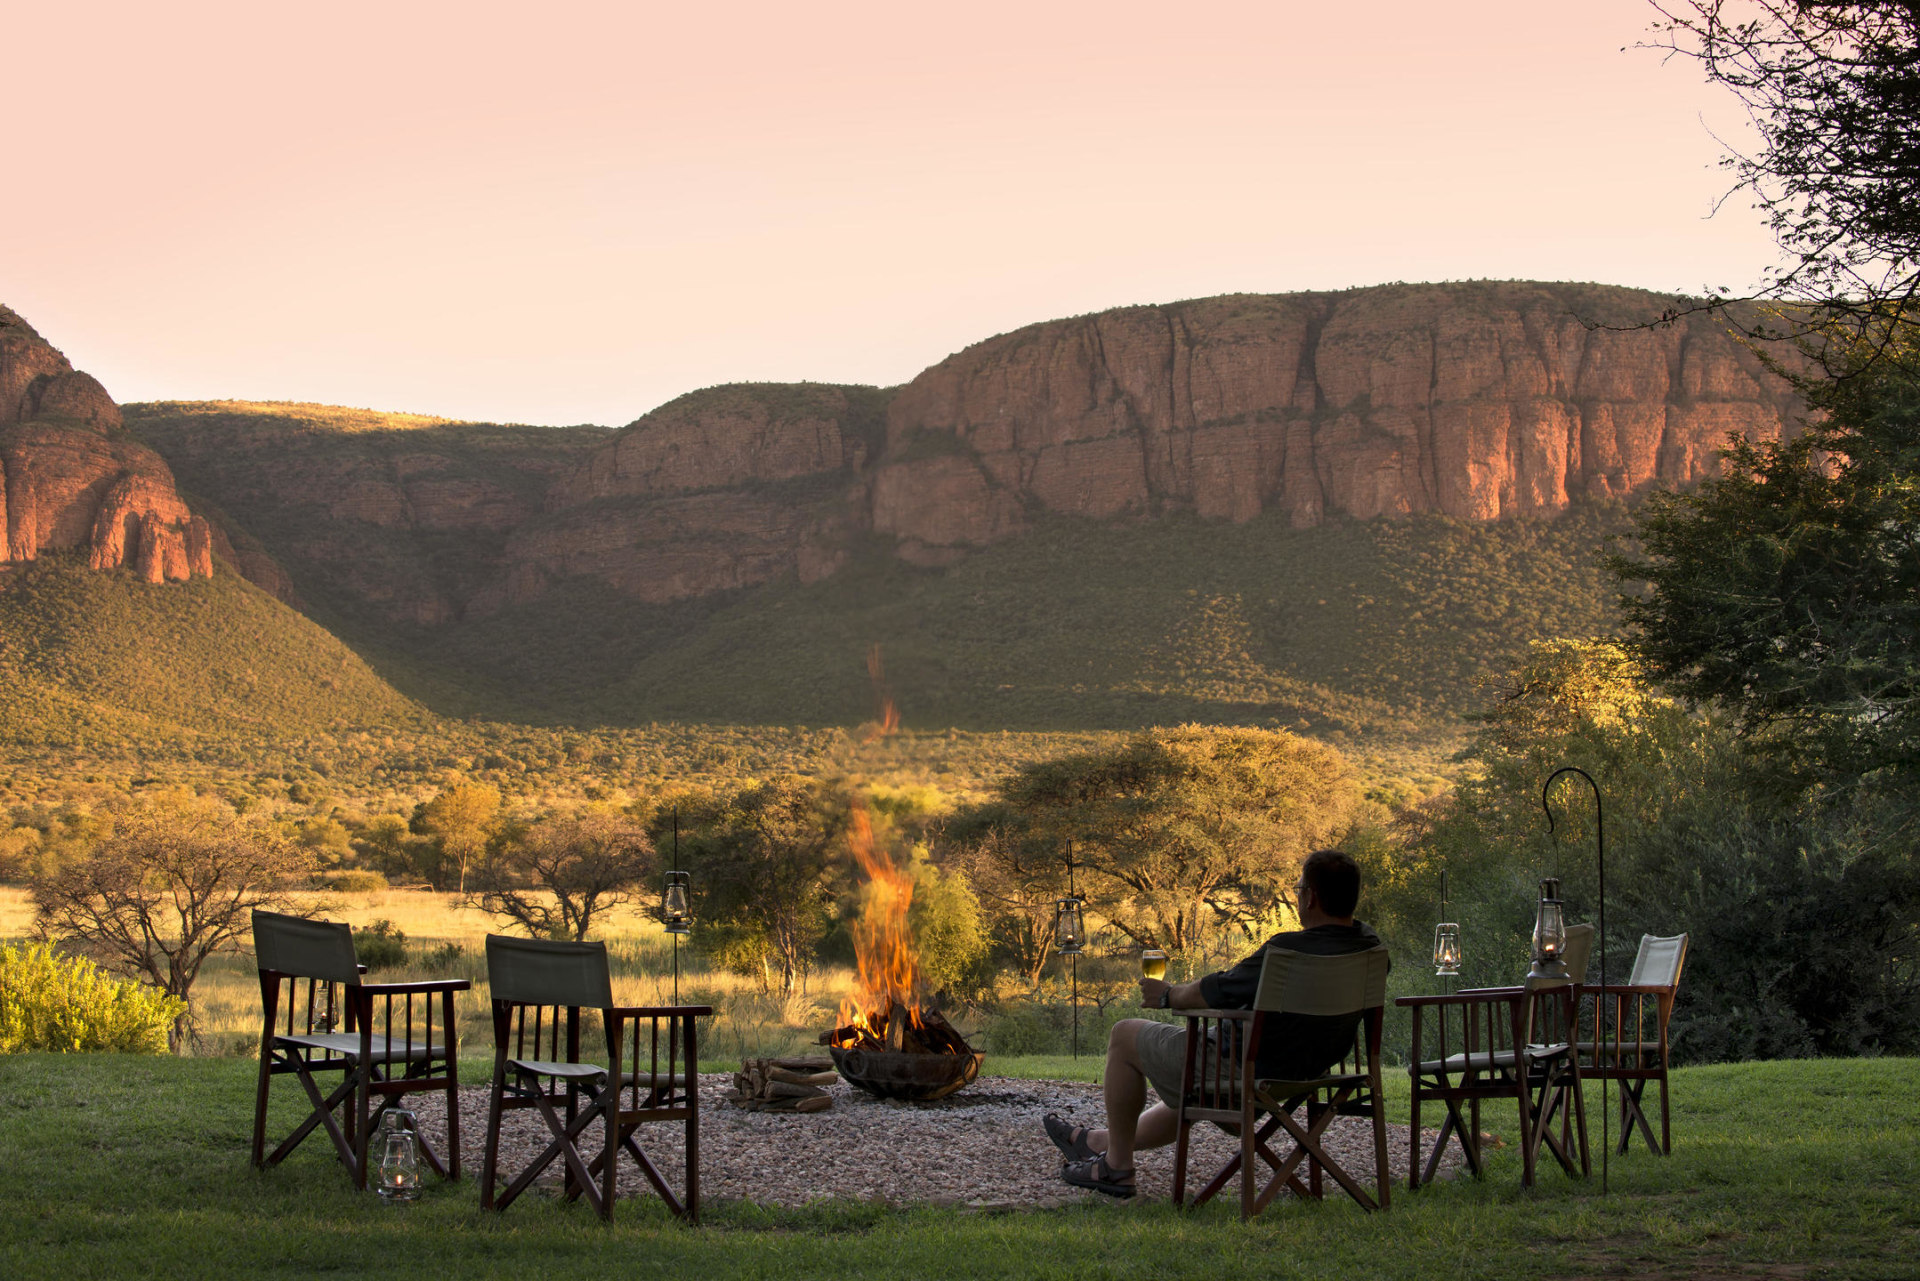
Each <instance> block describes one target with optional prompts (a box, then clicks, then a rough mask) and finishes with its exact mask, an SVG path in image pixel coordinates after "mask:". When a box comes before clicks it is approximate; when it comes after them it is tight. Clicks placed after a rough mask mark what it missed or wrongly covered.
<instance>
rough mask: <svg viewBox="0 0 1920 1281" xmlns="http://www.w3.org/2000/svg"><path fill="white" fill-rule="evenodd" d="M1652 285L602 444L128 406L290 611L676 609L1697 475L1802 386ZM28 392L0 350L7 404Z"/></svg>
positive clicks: (1134, 335)
mask: <svg viewBox="0 0 1920 1281" xmlns="http://www.w3.org/2000/svg"><path fill="white" fill-rule="evenodd" d="M1666 301H1667V300H1666V299H1664V298H1661V297H1659V296H1656V295H1653V294H1647V293H1640V292H1636V291H1631V290H1621V289H1611V288H1606V287H1603V286H1590V285H1549V284H1529V283H1524V282H1518V283H1477V284H1459V285H1423V286H1398V285H1397V286H1387V287H1381V288H1375V289H1359V290H1352V291H1349V292H1346V293H1339V294H1294V295H1279V296H1235V297H1226V298H1213V299H1204V300H1200V301H1195V302H1187V303H1178V304H1172V305H1168V306H1160V307H1135V308H1127V309H1124V310H1120V311H1112V312H1105V313H1101V314H1099V315H1094V316H1087V317H1081V318H1078V319H1073V320H1063V321H1053V322H1049V323H1046V324H1041V325H1034V326H1030V327H1028V328H1026V329H1022V330H1019V331H1017V332H1015V333H1011V334H1005V335H1001V336H1000V337H997V338H992V339H989V340H987V341H986V342H983V343H979V344H977V345H975V346H973V347H970V348H968V349H967V350H965V351H962V352H959V353H958V354H956V355H954V356H951V357H949V358H948V359H946V360H944V361H942V362H940V363H939V364H938V365H935V366H934V367H932V368H931V369H928V370H926V371H925V372H923V373H922V374H921V375H920V376H919V377H917V378H915V379H914V380H913V381H912V382H911V383H908V384H907V385H906V386H904V387H901V388H897V389H894V390H892V391H882V390H879V389H876V388H858V387H836V386H826V385H815V384H800V385H741V386H732V387H717V388H710V389H707V390H705V391H700V392H695V393H692V394H690V395H688V396H684V397H682V398H680V399H679V400H676V401H673V402H671V403H669V404H667V405H664V406H662V407H660V408H659V409H657V410H654V411H653V412H651V413H649V414H647V415H645V416H644V417H642V418H640V419H639V420H637V421H636V422H634V423H632V424H630V425H628V426H627V427H625V428H622V429H621V430H619V431H618V432H608V431H605V430H603V429H598V428H571V429H561V430H555V429H539V428H511V427H494V426H486V425H481V424H452V423H442V422H439V421H437V420H408V421H405V422H402V421H400V419H399V417H398V416H393V415H377V414H372V413H369V412H364V411H351V410H336V409H328V408H326V407H322V406H275V405H218V404H214V405H152V406H132V407H129V409H128V411H127V412H128V421H129V423H130V425H131V426H132V427H133V428H134V429H135V430H137V431H138V432H140V433H141V435H142V437H143V438H144V439H146V440H147V441H149V442H150V443H152V444H153V445H154V446H155V447H156V448H157V449H159V450H160V451H161V452H162V453H163V454H165V456H166V457H167V459H168V461H169V462H170V463H171V464H172V466H173V469H174V470H175V472H177V473H178V474H179V475H180V476H181V478H182V480H183V482H184V483H186V484H187V485H189V486H190V487H191V488H192V490H193V491H194V492H196V493H203V494H206V495H208V496H209V497H210V498H211V499H213V500H214V501H217V502H219V503H220V504H221V505H222V506H223V507H224V508H225V509H226V510H227V511H228V512H229V513H230V514H231V516H232V517H233V519H234V520H235V521H236V522H237V524H236V525H235V529H236V530H238V529H244V530H246V531H248V532H249V533H250V534H251V535H252V536H253V537H255V538H257V539H258V540H259V544H260V545H261V547H260V550H258V551H252V550H247V549H248V548H252V547H253V546H254V544H252V543H250V542H247V540H244V539H241V538H237V537H236V538H235V539H234V540H232V542H231V543H229V542H228V541H227V540H226V539H224V538H222V537H220V536H219V534H218V531H214V539H213V543H212V547H213V553H212V554H213V555H214V556H215V557H216V558H219V559H225V560H229V561H232V562H233V563H238V564H240V565H241V568H242V572H245V573H246V574H247V575H248V577H250V578H252V579H253V580H254V581H255V582H258V583H261V584H262V585H263V586H267V584H268V583H269V582H273V583H275V584H276V586H272V587H269V588H268V589H269V590H277V591H279V592H281V593H282V595H283V599H291V597H292V582H291V579H290V578H289V576H288V574H287V572H286V571H283V570H281V569H280V565H279V564H276V563H274V562H275V561H276V560H277V561H278V562H280V563H284V564H285V565H287V566H289V567H290V568H291V570H292V571H293V573H294V574H295V575H297V576H298V581H299V585H300V590H301V592H302V593H303V594H309V593H310V594H313V595H316V596H319V597H324V598H325V599H326V600H327V601H328V602H329V603H330V604H332V605H334V606H336V607H339V608H343V609H346V610H348V611H350V612H351V611H359V612H361V613H363V614H364V615H366V616H369V617H371V618H374V619H379V620H383V621H388V622H394V621H397V622H404V623H408V624H418V625H437V624H442V623H447V622H450V621H453V620H456V619H460V618H463V617H471V616H474V615H479V614H485V613H489V612H492V611H496V610H500V609H505V608H513V607H519V606H527V605H530V604H532V603H534V602H537V601H538V600H539V599H540V598H541V597H542V596H543V595H545V594H546V593H548V592H550V591H552V590H554V589H555V587H556V586H557V585H559V584H561V583H563V582H566V581H568V580H582V579H584V580H587V581H589V582H591V583H595V584H599V585H601V586H604V587H605V588H606V589H607V590H609V591H613V592H617V593H620V594H622V595H626V596H630V597H634V598H638V599H641V600H646V601H659V602H664V601H672V600H677V599H682V598H687V597H697V596H701V595H706V594H709V593H713V592H718V591H726V590H732V589H738V588H744V587H750V586H753V585H755V584H758V583H763V582H768V581H771V580H775V579H780V578H791V579H798V580H801V581H811V580H813V579H817V578H820V577H824V576H826V575H828V574H831V573H833V572H834V571H835V570H836V569H837V568H838V567H839V566H840V565H842V564H844V563H845V561H846V560H847V558H848V557H849V556H851V555H852V554H853V552H854V549H855V548H857V547H860V546H862V545H863V543H866V544H868V545H878V546H888V547H891V548H892V550H893V552H894V553H895V554H897V555H898V556H900V557H902V558H903V559H906V560H908V561H911V562H913V563H916V564H921V565H944V564H951V563H953V562H954V561H955V560H957V559H959V558H961V557H964V556H966V555H968V554H969V553H970V552H971V551H972V550H973V549H976V548H980V547H984V546H986V545H988V544H991V543H994V542H996V541H998V540H1000V539H1003V538H1007V537H1011V536H1015V535H1017V534H1019V533H1020V532H1022V531H1023V530H1025V529H1026V528H1028V527H1029V525H1030V524H1031V523H1032V521H1033V520H1034V518H1035V516H1036V515H1037V514H1051V513H1058V514H1062V515H1068V516H1076V517H1081V518H1086V519H1092V520H1102V521H1116V520H1140V519H1150V518H1153V517H1156V516H1160V515H1164V514H1169V513H1190V514H1192V515H1195V516H1198V517H1201V518H1205V519H1214V520H1229V521H1246V520H1251V519H1253V518H1255V517H1257V516H1260V515H1262V514H1263V513H1277V514H1278V516H1279V518H1281V519H1284V520H1286V521H1288V522H1289V523H1291V524H1294V525H1298V526H1309V525H1314V524H1318V523H1320V522H1323V521H1328V520H1336V519H1348V518H1355V519H1369V518H1374V517H1394V516H1406V515H1414V514H1417V513H1429V512H1430V513H1440V514H1444V515H1447V516H1451V517H1454V518H1458V519H1462V520H1474V521H1485V520H1500V519H1507V518H1511V517H1522V516H1550V515H1552V514H1553V513H1555V512H1559V511H1561V510H1564V509H1565V508H1566V507H1568V506H1569V505H1570V504H1572V503H1575V502H1578V501H1581V500H1582V499H1584V498H1588V497H1631V496H1634V495H1637V494H1640V493H1642V492H1644V491H1646V490H1647V489H1648V488H1649V487H1650V486H1653V485H1656V484H1684V483H1686V482H1689V481H1693V480H1697V479H1699V478H1701V477H1703V476H1706V475H1709V474H1711V473H1712V472H1713V470H1714V469H1715V467H1716V466H1717V457H1716V451H1717V449H1718V448H1719V447H1720V446H1721V445H1722V443H1723V442H1724V441H1725V439H1726V437H1727V435H1728V434H1729V433H1732V432H1738V433H1740V434H1743V435H1746V436H1750V437H1758V438H1774V437H1778V436H1781V435H1783V434H1785V433H1787V432H1790V431H1792V430H1793V429H1794V425H1795V423H1796V422H1797V416H1798V414H1799V413H1800V406H1799V405H1798V404H1797V402H1796V401H1795V399H1794V397H1793V396H1792V394H1791V392H1790V391H1789V389H1788V388H1787V386H1786V385H1785V384H1784V382H1783V381H1782V380H1780V379H1778V378H1777V377H1776V376H1774V375H1772V374H1770V373H1768V372H1767V371H1766V369H1765V368H1764V367H1763V366H1762V365H1761V363H1760V361H1759V360H1758V359H1757V358H1756V357H1754V355H1753V354H1752V353H1750V352H1748V351H1747V350H1746V349H1744V348H1743V347H1741V346H1740V344H1739V343H1737V342H1736V341H1735V340H1734V339H1733V338H1731V337H1730V336H1729V335H1728V334H1727V333H1725V332H1724V330H1723V329H1722V328H1721V326H1720V325H1719V324H1718V323H1717V322H1714V321H1712V320H1710V319H1707V318H1694V319H1692V320H1689V321H1683V322H1681V323H1680V324H1679V325H1677V326H1675V327H1672V328H1668V329H1663V330H1657V331H1656V330H1646V329H1638V328H1632V326H1633V325H1635V324H1637V323H1639V322H1642V321H1645V320H1647V319H1649V318H1651V317H1654V316H1657V315H1658V314H1659V313H1660V311H1661V309H1662V307H1663V306H1664V305H1665V304H1666ZM1583 321H1591V322H1597V324H1598V326H1599V327H1589V325H1588V324H1585V323H1583ZM1608 325H1618V326H1623V328H1619V329H1610V328H1607V327H1606V326H1608ZM6 332H9V331H0V335H4V334H5V333H6ZM5 341H10V340H8V339H5V338H4V337H3V336H0V343H3V342H5ZM23 350H24V349H23ZM20 359H22V360H25V359H27V357H26V356H22V357H21V358H20ZM33 359H39V358H38V357H33ZM34 368H35V369H38V370H39V371H40V372H38V373H35V374H34V375H33V377H34V378H38V377H40V376H41V375H42V374H48V376H49V377H52V376H54V375H58V374H59V373H61V372H63V370H60V369H52V368H51V367H50V366H49V367H48V368H46V369H42V368H41V367H40V366H39V365H35V366H34ZM49 370H51V372H50V373H49ZM8 380H11V381H8ZM31 382H32V378H28V379H26V381H22V380H21V377H20V376H18V375H16V374H13V373H9V372H7V370H6V369H5V368H0V400H4V399H5V398H6V397H7V396H9V395H13V394H14V393H13V392H10V391H9V390H8V389H9V388H13V387H16V386H17V388H18V389H19V393H18V394H19V395H25V394H26V388H27V387H28V385H29V383H31ZM46 385H47V386H51V383H48V384H46ZM76 395H77V394H76ZM16 399H17V397H16ZM36 403H39V402H36ZM75 403H77V401H76V402H75ZM96 439H98V437H96ZM4 461H6V460H4V459H0V462H4ZM14 492H15V486H14V485H13V482H12V480H11V479H9V481H8V485H7V490H6V497H7V501H8V503H9V504H11V503H13V502H14ZM24 492H25V493H26V494H27V495H28V498H27V501H32V498H31V495H33V494H35V493H38V492H39V490H38V486H37V484H33V485H28V486H27V487H26V490H25V491H24ZM9 517H10V519H9V529H10V530H11V529H12V528H13V526H14V524H16V523H17V522H14V521H13V520H12V519H11V508H9ZM109 523H111V522H109ZM177 523H178V522H177V521H176V524H177ZM27 524H28V525H29V526H32V527H34V528H40V527H44V526H46V524H47V521H46V519H45V518H44V517H43V516H37V517H35V519H34V520H32V521H29V522H27ZM121 527H122V528H128V529H130V528H132V527H131V526H127V525H125V524H124V522H123V524H122V526H121ZM186 537H187V535H186V534H185V533H183V539H185V538H186ZM101 539H102V544H101V545H102V547H103V549H105V550H103V551H102V553H101V554H102V555H103V556H105V557H108V558H110V556H111V551H110V547H111V545H112V541H113V540H112V531H111V530H108V531H107V532H106V533H104V534H102V535H101ZM183 546H184V547H185V549H186V556H187V561H188V563H189V565H190V566H192V565H197V564H199V563H200V562H199V560H197V559H196V555H197V553H196V552H195V550H194V548H195V546H196V544H193V543H191V542H190V541H188V542H183ZM223 547H224V548H225V549H226V550H223ZM235 547H241V548H242V550H239V551H234V548H235ZM164 550H165V549H164V547H162V548H161V552H162V553H164ZM269 553H271V554H270V555H269ZM127 554H129V555H132V554H134V553H133V551H132V550H129V552H128V553H127ZM236 557H237V558H238V559H237V560H235V558H236ZM249 557H253V558H254V560H255V561H258V562H263V563H255V564H251V566H250V563H249V560H248V558H249ZM157 563H158V564H159V565H160V572H161V573H162V574H163V576H164V574H165V572H166V561H165V556H164V554H162V555H161V559H160V561H159V562H157ZM276 575H277V577H276Z"/></svg>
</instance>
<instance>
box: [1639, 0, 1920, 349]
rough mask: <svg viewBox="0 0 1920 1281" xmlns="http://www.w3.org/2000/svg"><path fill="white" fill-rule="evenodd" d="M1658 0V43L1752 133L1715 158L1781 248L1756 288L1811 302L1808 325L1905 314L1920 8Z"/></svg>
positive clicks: (1919, 255)
mask: <svg viewBox="0 0 1920 1281" xmlns="http://www.w3.org/2000/svg"><path fill="white" fill-rule="evenodd" d="M1654 7H1655V9H1657V10H1658V11H1659V12H1660V14H1661V20H1660V21H1659V22H1658V23H1657V24H1656V28H1655V29H1656V31H1657V32H1658V37H1657V45H1658V47H1660V48H1664V49H1667V50H1670V51H1672V52H1673V53H1675V54H1678V55H1681V56H1684V57H1689V58H1693V59H1696V60H1698V62H1699V63H1700V66H1701V68H1702V70H1704V71H1705V73H1706V75H1707V78H1708V80H1710V81H1712V82H1715V83H1718V84H1721V85H1724V86H1725V87H1726V88H1728V89H1730V90H1732V91H1733V93H1734V94H1735V95H1736V96H1737V97H1738V98H1739V99H1740V101H1741V103H1742V104H1743V105H1744V106H1745V108H1746V110H1747V114H1748V116H1749V118H1750V119H1751V121H1752V124H1753V127H1754V130H1755V131H1756V133H1757V134H1758V136H1759V146H1758V148H1757V149H1756V150H1754V151H1752V152H1751V153H1750V154H1749V153H1741V152H1732V153H1730V154H1728V155H1727V156H1726V157H1725V158H1724V159H1723V161H1722V162H1721V163H1722V165H1723V167H1725V168H1726V169H1727V170H1728V172H1730V173H1731V174H1732V175H1733V176H1734V179H1735V181H1736V183H1737V184H1738V186H1737V187H1736V190H1738V189H1745V190H1746V191H1747V192H1749V193H1750V194H1751V195H1752V197H1753V199H1754V203H1755V206H1756V207H1757V208H1758V209H1760V210H1761V211H1762V212H1763V213H1764V214H1765V215H1766V217H1767V220H1768V222H1769V224H1770V225H1771V227H1772V229H1773V232H1774V235H1775V238H1776V240H1777V241H1778V243H1779V245H1780V248H1781V250H1782V253H1783V255H1784V259H1785V261H1784V262H1783V263H1782V264H1781V265H1780V266H1779V267H1778V268H1776V269H1775V270H1774V271H1773V272H1772V273H1771V274H1770V277H1769V278H1768V279H1767V280H1766V281H1765V282H1764V284H1763V285H1762V289H1761V292H1762V293H1763V294H1764V295H1765V296H1768V297H1772V298H1779V299H1793V300H1799V301H1802V302H1807V303H1812V304H1815V305H1816V308H1815V310H1814V311H1812V312H1810V313H1808V315H1809V316H1811V317H1814V319H1813V320H1812V321H1811V323H1812V324H1814V325H1815V326H1818V325H1821V324H1827V323H1831V322H1832V321H1833V320H1834V319H1835V318H1841V319H1843V320H1851V321H1852V322H1853V324H1852V325H1851V326H1850V328H1852V330H1853V332H1854V333H1856V334H1859V333H1862V332H1867V333H1875V332H1884V322H1885V321H1886V319H1887V318H1888V317H1889V316H1893V317H1902V316H1905V315H1906V313H1908V312H1910V311H1911V308H1912V304H1913V302H1914V297H1915V292H1916V290H1920V127H1916V126H1920V6H1915V5H1913V4H1911V3H1888V2H1887V0H1880V2H1878V3H1834V2H1831V0H1820V2H1818V3H1815V2H1812V0H1686V2H1684V3H1681V2H1677V0H1656V3H1655V5H1654ZM1796 328H1797V325H1794V324H1789V325H1787V326H1786V327H1785V331H1786V332H1792V331H1793V330H1794V329H1796ZM1776 332H1779V331H1778V330H1776Z"/></svg>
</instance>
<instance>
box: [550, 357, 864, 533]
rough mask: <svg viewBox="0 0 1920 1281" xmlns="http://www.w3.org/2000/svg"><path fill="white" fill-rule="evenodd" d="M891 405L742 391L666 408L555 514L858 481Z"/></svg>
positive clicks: (804, 388)
mask: <svg viewBox="0 0 1920 1281" xmlns="http://www.w3.org/2000/svg"><path fill="white" fill-rule="evenodd" d="M883 413H884V400H883V398H882V397H881V396H880V395H878V394H877V393H875V392H874V390H873V389H872V388H867V387H834V386H829V385H826V384H813V383H803V384H800V385H799V386H790V385H785V384H764V383H763V384H742V385H739V386H732V387H713V388H709V389H707V390H705V391H698V392H694V393H692V394H691V395H687V396H682V397H681V398H680V399H678V400H675V401H671V402H669V403H668V404H665V405H662V406H661V407H660V408H659V409H656V410H654V411H653V412H652V413H650V414H648V415H646V416H645V417H644V418H641V419H640V420H639V421H637V422H635V423H633V424H631V425H629V426H628V427H626V428H625V429H624V430H622V431H621V432H620V433H619V434H618V435H617V436H615V437H614V438H613V440H611V441H609V442H608V443H607V444H606V445H605V446H603V447H602V448H600V449H598V450H595V451H594V453H593V455H592V456H591V457H590V458H588V459H587V461H586V462H585V463H584V464H583V465H582V466H581V467H580V468H579V469H578V470H577V471H576V472H574V473H573V474H572V475H571V476H568V477H567V478H565V479H564V480H561V481H560V482H558V483H557V484H555V485H554V487H553V488H552V489H551V490H550V491H549V492H548V496H547V507H548V509H549V510H558V509H560V508H565V507H571V506H576V505H578V504H581V503H587V502H593V501H595V500H596V499H603V498H631V497H656V496H660V495H666V494H685V493H692V492H695V491H698V490H710V489H721V488H728V487H732V486H739V485H746V484H750V483H754V482H767V481H783V480H795V479H798V478H800V477H805V476H821V475H837V474H844V473H857V472H859V471H860V470H861V468H862V467H863V466H864V464H865V463H866V460H867V455H868V453H869V452H870V451H871V450H872V449H873V448H874V447H875V446H876V445H878V444H879V443H880V436H881V431H882V428H883V422H884V419H883V417H882V415H883Z"/></svg>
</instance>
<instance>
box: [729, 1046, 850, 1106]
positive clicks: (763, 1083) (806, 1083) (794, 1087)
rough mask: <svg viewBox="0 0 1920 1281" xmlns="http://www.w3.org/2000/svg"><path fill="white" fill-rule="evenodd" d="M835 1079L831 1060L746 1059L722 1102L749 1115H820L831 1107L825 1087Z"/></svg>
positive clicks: (830, 1100)
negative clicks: (813, 1113)
mask: <svg viewBox="0 0 1920 1281" xmlns="http://www.w3.org/2000/svg"><path fill="white" fill-rule="evenodd" d="M839 1079H840V1074H839V1073H837V1072H835V1071H834V1070H833V1060H832V1059H823V1058H813V1057H794V1058H779V1059H747V1060H745V1061H744V1062H742V1063H741V1064H740V1070H739V1071H738V1072H735V1073H734V1074H733V1088H732V1089H731V1090H728V1091H727V1093H726V1100H727V1102H729V1103H731V1104H733V1105H734V1106H735V1107H737V1108H744V1109H745V1110H747V1111H749V1112H824V1111H826V1110H827V1109H828V1108H830V1107H832V1106H833V1098H832V1096H831V1095H829V1094H828V1093H827V1087H828V1086H830V1085H832V1084H833V1083H834V1082H835V1081H838V1080H839Z"/></svg>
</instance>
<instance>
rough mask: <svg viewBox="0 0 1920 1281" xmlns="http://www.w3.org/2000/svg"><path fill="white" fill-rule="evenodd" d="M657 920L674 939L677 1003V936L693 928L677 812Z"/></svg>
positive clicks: (676, 996) (676, 999)
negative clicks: (682, 864)
mask: <svg viewBox="0 0 1920 1281" xmlns="http://www.w3.org/2000/svg"><path fill="white" fill-rule="evenodd" d="M660 923H661V924H662V925H664V926H665V927H666V931H667V933H668V934H669V935H671V936H672V938H673V1003H674V1004H675V1005H678V1004H680V939H681V936H682V935H685V934H687V933H689V932H691V931H692V929H693V878H692V877H691V876H689V875H688V874H687V873H686V872H683V871H681V870H680V811H679V810H678V809H676V810H674V811H673V870H672V871H670V872H668V873H667V875H666V879H665V883H664V884H663V885H662V886H661V888H660Z"/></svg>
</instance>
